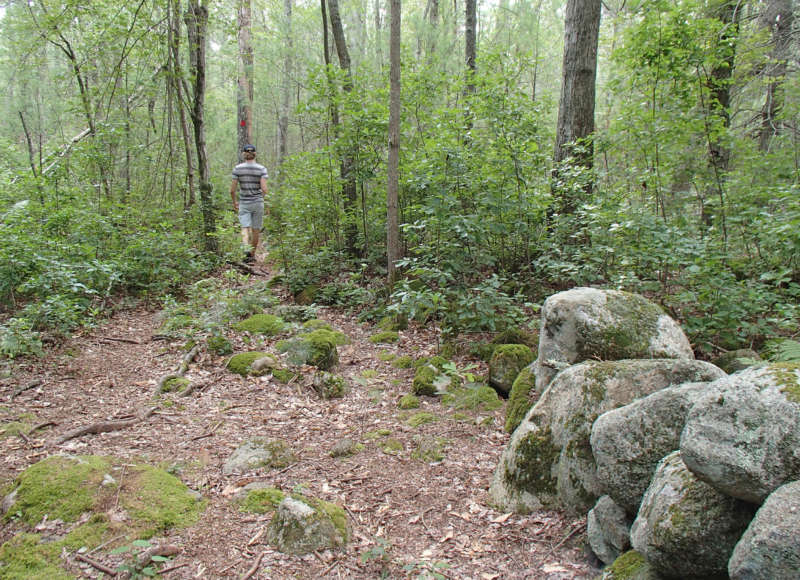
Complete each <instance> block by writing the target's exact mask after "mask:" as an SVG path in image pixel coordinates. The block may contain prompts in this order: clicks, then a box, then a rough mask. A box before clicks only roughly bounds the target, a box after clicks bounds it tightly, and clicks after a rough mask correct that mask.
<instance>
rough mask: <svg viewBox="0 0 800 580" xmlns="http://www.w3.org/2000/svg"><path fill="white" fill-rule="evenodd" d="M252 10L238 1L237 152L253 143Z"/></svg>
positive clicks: (244, 0) (246, 4)
mask: <svg viewBox="0 0 800 580" xmlns="http://www.w3.org/2000/svg"><path fill="white" fill-rule="evenodd" d="M252 20H253V19H252V10H251V5H250V0H239V6H238V23H239V37H238V38H239V79H238V83H237V91H236V106H237V110H238V113H239V115H238V117H239V123H238V127H237V131H236V133H237V137H238V138H237V145H238V148H237V151H238V152H239V155H240V157H241V154H242V153H241V152H242V149H243V148H244V146H245V145H246V144H247V143H252V142H253V46H252V44H251V42H250V33H251V24H252Z"/></svg>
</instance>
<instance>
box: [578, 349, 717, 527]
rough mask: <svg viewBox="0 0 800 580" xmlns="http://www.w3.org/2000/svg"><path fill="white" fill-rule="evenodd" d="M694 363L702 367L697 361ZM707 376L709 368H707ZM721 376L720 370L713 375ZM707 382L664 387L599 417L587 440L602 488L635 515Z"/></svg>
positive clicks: (709, 371) (706, 387)
mask: <svg viewBox="0 0 800 580" xmlns="http://www.w3.org/2000/svg"><path fill="white" fill-rule="evenodd" d="M695 364H701V363H699V362H697V363H695ZM707 368H708V375H709V377H711V376H713V375H714V372H715V371H714V370H713V369H714V368H715V367H711V365H708V367H707ZM724 374H725V373H723V372H722V371H719V374H718V376H723V375H724ZM708 385H709V383H687V384H685V385H680V386H677V387H668V388H665V389H662V390H660V391H657V392H655V393H653V394H652V395H649V396H647V397H645V398H643V399H639V400H638V401H634V402H633V403H631V404H630V405H625V406H624V407H620V408H619V409H613V410H611V411H609V412H607V413H604V414H602V415H600V417H599V418H598V419H597V421H595V422H594V425H592V434H591V438H590V442H591V445H592V455H594V459H595V462H596V464H597V478H598V480H599V482H600V486H601V488H602V489H603V490H604V491H605V493H607V494H608V495H610V496H611V497H612V498H613V500H614V501H615V502H616V503H617V504H618V505H620V506H621V507H622V508H624V509H625V511H626V512H627V513H628V514H630V515H632V516H633V515H636V512H637V511H638V509H639V503H640V502H641V501H642V496H643V495H644V492H645V490H647V486H649V485H650V479H651V478H652V477H653V473H654V472H655V470H656V466H657V465H658V462H659V461H661V460H662V459H663V458H664V457H665V456H666V455H669V454H670V453H672V452H673V451H675V450H677V449H678V447H679V445H680V439H681V431H683V426H684V424H685V423H686V416H687V415H688V413H689V409H691V407H692V405H693V404H694V402H695V401H697V399H698V398H699V397H700V396H701V395H702V394H703V393H706V392H708V390H709V387H708Z"/></svg>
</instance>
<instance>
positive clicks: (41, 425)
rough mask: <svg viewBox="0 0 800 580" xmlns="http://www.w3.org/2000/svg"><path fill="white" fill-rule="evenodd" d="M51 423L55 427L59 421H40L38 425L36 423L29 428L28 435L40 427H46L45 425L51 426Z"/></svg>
mask: <svg viewBox="0 0 800 580" xmlns="http://www.w3.org/2000/svg"><path fill="white" fill-rule="evenodd" d="M51 425H52V426H53V427H55V426H56V425H58V423H53V422H52V421H43V422H42V423H39V424H38V425H34V426H33V427H31V428H30V429H28V435H30V434H31V433H33V432H34V431H38V430H39V429H44V428H45V427H50V426H51Z"/></svg>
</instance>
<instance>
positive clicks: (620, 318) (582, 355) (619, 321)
mask: <svg viewBox="0 0 800 580" xmlns="http://www.w3.org/2000/svg"><path fill="white" fill-rule="evenodd" d="M606 308H607V309H608V310H609V311H610V312H611V313H613V316H614V320H612V321H610V323H609V324H607V325H606V326H603V327H601V328H600V329H596V328H592V329H590V328H584V329H583V330H582V331H581V329H578V333H577V336H578V337H579V340H578V342H577V343H576V345H575V346H576V350H577V353H578V360H589V359H592V358H599V359H601V360H619V359H626V358H640V357H642V356H644V355H647V353H648V350H649V348H650V339H651V337H652V336H653V335H654V334H655V333H656V331H657V330H658V319H659V318H660V317H661V316H662V315H663V314H664V312H663V311H662V310H661V308H660V307H659V306H658V305H657V304H654V303H652V302H650V301H649V300H647V299H646V298H644V297H643V296H639V295H638V294H631V293H628V292H619V293H609V294H607V299H606Z"/></svg>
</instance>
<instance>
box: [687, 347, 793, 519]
mask: <svg viewBox="0 0 800 580" xmlns="http://www.w3.org/2000/svg"><path fill="white" fill-rule="evenodd" d="M712 386H713V387H714V391H712V392H709V393H708V394H707V395H705V396H704V397H701V398H700V400H698V402H697V403H696V404H695V405H694V406H693V407H692V409H691V411H689V415H688V418H687V421H686V426H685V428H684V430H683V433H682V435H681V443H680V450H681V453H682V455H683V460H684V461H685V462H686V465H687V466H688V467H689V469H691V470H692V472H693V473H695V474H696V475H697V477H699V478H700V479H702V480H703V481H706V482H708V483H710V484H711V485H713V486H714V487H716V488H717V489H719V490H720V491H722V492H724V493H726V494H728V495H731V496H733V497H736V498H739V499H743V500H746V501H750V502H753V503H757V504H758V503H761V502H763V501H764V499H765V498H766V497H767V496H768V495H769V494H770V493H772V491H774V490H775V489H777V488H778V487H780V486H781V485H783V484H784V483H787V482H789V481H794V480H798V479H800V364H788V363H782V364H771V365H765V366H761V367H751V368H749V369H745V370H744V371H741V372H739V373H736V374H734V375H731V376H729V377H727V378H724V379H720V380H719V381H716V382H715V383H714V384H713V385H712Z"/></svg>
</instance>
